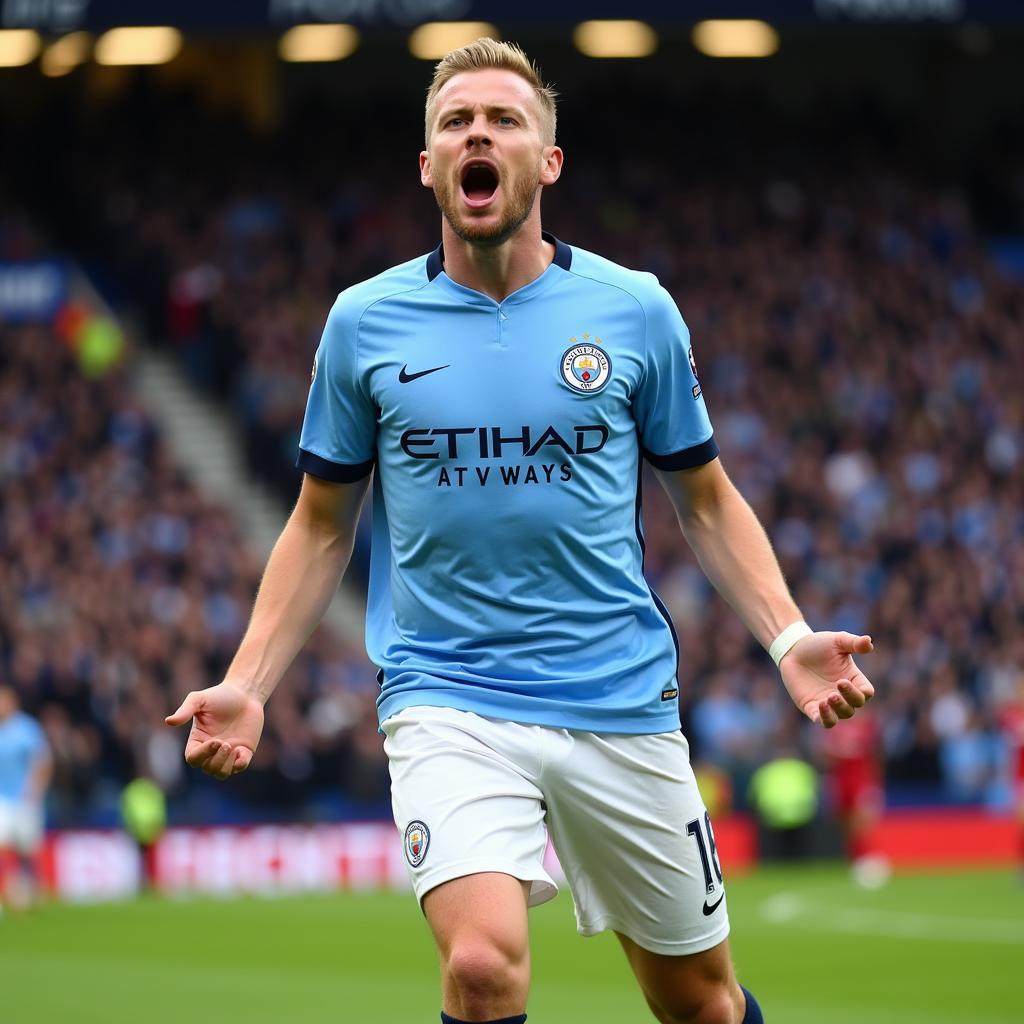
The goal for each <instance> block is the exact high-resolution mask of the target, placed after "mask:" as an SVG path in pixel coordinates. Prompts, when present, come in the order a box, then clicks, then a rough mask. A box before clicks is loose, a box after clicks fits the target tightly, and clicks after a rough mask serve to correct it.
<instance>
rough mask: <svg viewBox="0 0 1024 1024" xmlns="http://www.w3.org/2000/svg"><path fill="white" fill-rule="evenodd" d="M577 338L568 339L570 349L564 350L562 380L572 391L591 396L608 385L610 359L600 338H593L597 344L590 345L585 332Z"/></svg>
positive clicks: (610, 367)
mask: <svg viewBox="0 0 1024 1024" xmlns="http://www.w3.org/2000/svg"><path fill="white" fill-rule="evenodd" d="M580 337H582V339H583V343H582V344H580V343H578V342H579V339H578V338H570V339H569V340H570V341H571V342H572V343H573V346H572V348H570V349H566V351H565V353H564V355H563V356H562V360H561V363H560V368H561V373H562V380H564V381H565V383H566V384H568V385H569V387H571V388H572V389H573V391H579V392H582V393H583V394H593V393H594V392H595V391H600V390H601V389H602V388H603V387H604V386H605V384H607V383H608V381H609V379H610V378H611V374H612V361H611V357H610V356H609V355H608V353H607V352H605V350H604V349H603V348H601V345H602V344H603V342H602V341H601V339H600V338H595V339H594V341H595V342H597V344H592V343H591V341H590V335H589V334H587V333H586V332H585V331H584V333H583V334H582V335H581V336H580Z"/></svg>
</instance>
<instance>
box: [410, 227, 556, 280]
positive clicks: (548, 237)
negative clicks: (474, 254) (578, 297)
mask: <svg viewBox="0 0 1024 1024" xmlns="http://www.w3.org/2000/svg"><path fill="white" fill-rule="evenodd" d="M541 238H543V239H544V241H545V242H550V243H551V244H552V245H553V246H554V247H555V258H554V259H553V260H552V261H551V262H552V263H554V265H555V266H556V267H561V268H562V269H563V270H568V269H569V268H570V267H571V266H572V249H571V248H570V247H569V246H568V245H566V244H565V242H560V241H559V240H558V239H557V238H555V236H554V235H552V234H549V233H548V232H547V231H542V232H541ZM442 270H444V245H443V244H442V245H439V246H438V247H437V248H436V249H435V250H434V251H433V252H432V253H431V254H430V255H429V256H428V257H427V280H428V281H433V280H434V278H435V277H437V275H438V274H440V273H441V271H442Z"/></svg>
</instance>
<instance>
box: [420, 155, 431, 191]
mask: <svg viewBox="0 0 1024 1024" xmlns="http://www.w3.org/2000/svg"><path fill="white" fill-rule="evenodd" d="M420 183H421V184H422V185H423V187H424V188H433V187H434V176H433V174H432V173H431V171H430V154H429V153H428V152H427V151H426V150H423V152H422V153H420Z"/></svg>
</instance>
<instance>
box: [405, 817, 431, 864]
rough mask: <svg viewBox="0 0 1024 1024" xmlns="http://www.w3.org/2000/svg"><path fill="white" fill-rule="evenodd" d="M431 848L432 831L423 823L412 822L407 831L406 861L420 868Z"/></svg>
mask: <svg viewBox="0 0 1024 1024" xmlns="http://www.w3.org/2000/svg"><path fill="white" fill-rule="evenodd" d="M428 846H430V829H428V828H427V826H426V825H424V824H423V822H422V821H410V822H409V824H408V826H407V827H406V830H405V859H406V860H407V861H408V862H409V863H410V864H411V865H412V866H413V867H414V868H418V867H419V866H420V865H421V864H422V863H423V858H424V857H426V855H427V847H428Z"/></svg>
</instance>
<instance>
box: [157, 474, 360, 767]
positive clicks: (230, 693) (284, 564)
mask: <svg viewBox="0 0 1024 1024" xmlns="http://www.w3.org/2000/svg"><path fill="white" fill-rule="evenodd" d="M368 481H369V477H366V478H365V479H363V480H360V481H358V482H356V483H352V484H335V483H329V482H328V481H326V480H320V479H318V478H317V477H313V476H309V475H308V474H307V475H306V477H305V478H304V479H303V483H302V490H301V492H300V494H299V500H298V502H297V504H296V506H295V508H294V510H293V511H292V514H291V516H290V517H289V519H288V522H287V524H286V525H285V527H284V529H283V530H282V531H281V536H280V537H278V539H277V543H276V544H275V545H274V550H273V551H272V552H271V553H270V558H269V560H268V561H267V566H266V569H265V570H264V573H263V580H262V582H261V583H260V588H259V592H258V593H257V595H256V602H255V604H254V605H253V610H252V616H251V618H250V620H249V626H248V629H246V631H245V636H244V637H243V638H242V642H241V644H240V645H239V647H238V652H237V653H236V654H235V657H234V660H233V661H232V662H231V666H230V667H229V668H228V671H227V674H226V675H225V677H224V681H223V682H221V683H219V684H218V685H217V686H211V687H210V688H209V689H206V690H199V691H194V692H192V693H190V694H189V695H188V696H187V697H186V698H185V700H184V701H183V702H182V704H181V707H179V708H178V710H177V711H175V712H174V714H173V715H168V716H167V719H166V721H167V724H168V725H184V724H185V723H186V722H188V721H189V720H190V719H191V720H192V731H191V733H190V734H189V738H188V743H187V744H186V746H185V760H186V761H188V763H189V764H190V765H193V766H194V767H197V768H202V769H203V771H205V772H206V773H207V774H209V775H215V776H216V777H217V778H220V779H226V778H228V776H230V775H233V774H235V773H236V772H240V771H243V770H244V769H245V768H247V767H248V766H249V762H250V761H251V760H252V756H253V753H254V752H255V750H256V745H257V744H258V743H259V739H260V735H261V733H262V732H263V705H264V704H265V703H266V702H267V700H268V699H269V697H270V695H271V694H272V693H273V692H274V688H275V687H276V686H277V684H278V683H279V682H280V680H281V677H282V676H283V675H284V673H285V671H286V670H287V668H288V666H289V665H290V664H291V663H292V660H293V659H294V658H295V655H296V654H298V652H299V649H300V648H301V647H302V645H303V644H304V643H305V642H306V640H307V639H308V638H309V635H310V633H312V632H313V630H314V629H315V628H316V625H317V623H318V622H319V621H320V619H321V618H322V617H323V614H324V612H325V611H326V610H327V605H328V604H329V603H330V600H331V597H332V596H333V595H334V592H335V590H336V589H337V587H338V582H339V580H340V579H341V577H342V574H343V573H344V571H345V569H346V568H347V566H348V562H349V558H350V557H351V555H352V543H353V540H354V536H355V526H356V522H357V521H358V519H359V510H360V508H361V507H362V503H363V497H364V496H365V494H366V485H367V483H368Z"/></svg>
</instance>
